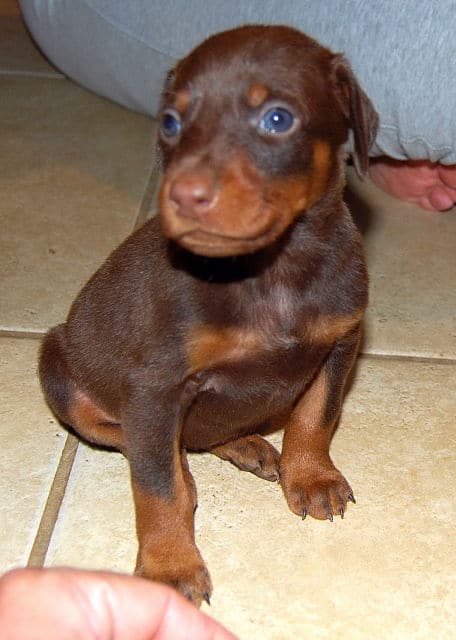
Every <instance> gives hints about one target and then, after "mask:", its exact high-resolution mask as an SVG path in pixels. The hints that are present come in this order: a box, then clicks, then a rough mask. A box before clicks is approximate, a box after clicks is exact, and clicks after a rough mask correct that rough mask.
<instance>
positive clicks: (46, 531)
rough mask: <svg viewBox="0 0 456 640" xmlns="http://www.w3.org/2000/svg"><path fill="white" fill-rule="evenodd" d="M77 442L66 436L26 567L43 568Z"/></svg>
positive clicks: (72, 437) (70, 435)
mask: <svg viewBox="0 0 456 640" xmlns="http://www.w3.org/2000/svg"><path fill="white" fill-rule="evenodd" d="M78 442H79V441H78V439H77V438H76V437H75V436H74V435H72V434H68V436H67V439H66V441H65V445H64V447H63V451H62V453H61V455H60V460H59V463H58V465H57V469H56V472H55V475H54V479H53V481H52V485H51V488H50V490H49V494H48V497H47V500H46V504H45V506H44V510H43V514H42V516H41V520H40V524H39V525H38V530H37V532H36V535H35V540H34V542H33V545H32V549H31V551H30V555H29V558H28V561H27V566H28V567H42V566H44V562H45V560H46V555H47V552H48V549H49V544H50V542H51V538H52V534H53V532H54V527H55V523H56V522H57V517H58V515H59V512H60V507H61V506H62V502H63V498H64V496H65V492H66V488H67V484H68V480H69V477H70V473H71V469H72V468H73V462H74V458H75V456H76V452H77V449H78Z"/></svg>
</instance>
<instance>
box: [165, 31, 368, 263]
mask: <svg viewBox="0 0 456 640" xmlns="http://www.w3.org/2000/svg"><path fill="white" fill-rule="evenodd" d="M376 128H377V115H376V113H375V111H374V109H373V107H372V105H371V103H370V102H369V100H368V98H367V97H366V95H365V94H364V93H363V91H362V89H361V88H360V86H359V85H358V83H357V81H356V79H355V78H354V76H353V73H352V72H351V70H350V67H349V66H348V64H347V63H346V61H345V60H344V59H343V57H341V56H339V55H335V54H333V53H331V52H330V51H329V50H328V49H325V48H323V47H321V46H320V45H319V44H318V43H316V42H315V41H314V40H312V39H310V38H308V37H307V36H305V35H304V34H302V33H300V32H299V31H296V30H294V29H291V28H288V27H280V26H270V27H263V26H247V27H241V28H238V29H233V30H231V31H226V32H223V33H220V34H217V35H215V36H213V37H211V38H209V39H208V40H206V41H205V42H203V43H202V44H201V45H200V46H199V47H197V48H196V49H195V50H194V51H193V52H192V53H190V55H189V56H187V57H186V58H185V59H183V60H182V61H181V62H179V63H178V64H177V66H176V68H175V69H174V70H173V71H172V72H171V74H170V76H169V78H168V81H167V84H166V86H165V90H164V93H163V100H162V107H161V111H160V115H159V131H160V133H159V135H160V147H161V151H162V156H163V163H164V168H165V174H164V178H163V182H162V186H161V190H160V197H159V200H160V215H161V221H162V228H163V231H164V233H165V235H166V236H167V237H169V238H170V239H173V240H175V241H177V242H178V243H179V244H180V245H182V246H183V247H185V248H186V249H189V250H190V251H192V252H194V253H196V254H200V255H203V256H214V257H222V256H234V255H239V254H244V253H250V252H254V251H257V250H258V249H261V248H263V247H265V246H267V245H270V244H272V243H273V242H274V241H275V240H276V239H277V238H279V237H280V236H281V235H282V233H283V232H284V231H285V229H287V227H288V226H289V225H290V224H291V223H292V222H293V221H294V220H295V219H296V218H297V217H298V216H300V215H303V214H305V212H306V211H308V210H310V209H311V208H312V207H313V206H314V205H316V204H317V203H318V202H319V201H320V200H322V199H323V198H324V197H325V195H326V194H327V193H328V190H329V191H331V189H332V190H333V191H334V193H337V197H339V189H338V188H336V189H335V187H334V185H338V184H340V176H339V173H340V164H341V162H340V160H341V148H342V146H343V145H344V143H345V142H346V140H347V138H348V135H349V131H350V130H352V132H353V140H354V159H355V166H356V168H357V170H358V172H359V173H364V172H365V171H366V169H367V165H368V151H369V148H370V146H371V144H372V142H373V139H374V137H375V133H376Z"/></svg>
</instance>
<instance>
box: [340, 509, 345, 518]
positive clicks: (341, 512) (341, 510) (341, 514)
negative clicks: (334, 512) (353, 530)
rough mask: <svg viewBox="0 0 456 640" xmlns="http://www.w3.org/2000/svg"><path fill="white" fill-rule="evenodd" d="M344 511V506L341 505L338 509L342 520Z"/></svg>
mask: <svg viewBox="0 0 456 640" xmlns="http://www.w3.org/2000/svg"><path fill="white" fill-rule="evenodd" d="M344 513H345V511H344V508H343V507H341V508H340V509H339V514H340V517H341V518H342V520H343V519H344Z"/></svg>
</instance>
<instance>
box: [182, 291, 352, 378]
mask: <svg viewBox="0 0 456 640" xmlns="http://www.w3.org/2000/svg"><path fill="white" fill-rule="evenodd" d="M222 306H223V311H224V313H222V314H220V315H219V316H218V319H217V321H214V320H211V319H210V318H209V317H207V318H205V319H204V320H202V319H200V321H198V322H196V323H195V324H194V325H192V326H191V327H190V328H189V329H188V331H187V335H186V341H185V350H186V357H187V366H188V369H189V371H190V372H193V371H199V370H201V369H205V368H208V367H214V366H217V365H221V364H226V363H234V362H242V361H252V360H258V361H259V362H261V363H263V364H264V366H266V367H267V366H268V365H269V364H270V363H271V365H272V363H277V362H278V359H279V360H281V361H282V362H284V361H288V362H289V363H290V365H291V360H292V359H293V358H294V357H297V358H302V357H303V355H304V357H305V354H306V352H307V351H310V350H312V351H313V350H314V349H315V348H317V349H320V348H323V349H325V350H326V349H329V348H331V346H332V345H333V344H334V343H335V342H336V341H337V340H338V339H339V338H341V337H342V336H344V335H346V334H347V333H349V332H350V331H351V330H352V329H353V328H355V327H356V326H357V325H358V324H359V322H360V320H361V317H362V309H360V310H359V311H355V312H353V313H348V314H347V313H345V314H343V313H341V314H337V313H331V314H330V313H328V312H327V311H326V312H325V311H324V310H323V309H321V308H319V307H318V306H316V305H315V303H311V302H310V301H309V300H308V299H307V296H306V294H305V292H304V291H300V290H299V289H297V288H291V287H287V286H286V285H283V284H279V285H273V286H272V287H270V288H269V289H267V290H263V291H262V292H261V293H260V292H256V295H253V296H251V297H249V298H248V300H245V299H244V300H242V301H241V302H239V301H237V302H236V300H235V299H234V298H231V300H230V299H228V300H227V303H226V305H222ZM272 366H273V365H272Z"/></svg>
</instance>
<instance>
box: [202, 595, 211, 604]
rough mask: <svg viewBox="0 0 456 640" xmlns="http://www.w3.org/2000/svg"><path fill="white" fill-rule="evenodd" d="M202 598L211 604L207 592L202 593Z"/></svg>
mask: <svg viewBox="0 0 456 640" xmlns="http://www.w3.org/2000/svg"><path fill="white" fill-rule="evenodd" d="M203 598H204V600H205V601H206V602H207V604H208V605H209V606H211V599H210V597H209V594H208V593H205V594H204V596H203Z"/></svg>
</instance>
